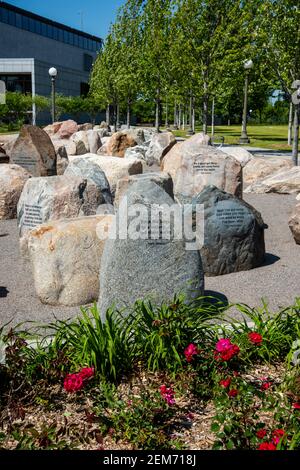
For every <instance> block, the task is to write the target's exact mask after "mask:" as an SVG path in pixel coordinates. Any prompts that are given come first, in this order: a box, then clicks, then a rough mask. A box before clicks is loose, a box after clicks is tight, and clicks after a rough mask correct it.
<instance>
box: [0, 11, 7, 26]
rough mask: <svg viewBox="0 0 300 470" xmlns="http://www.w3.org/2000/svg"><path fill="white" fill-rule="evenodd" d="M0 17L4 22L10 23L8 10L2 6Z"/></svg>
mask: <svg viewBox="0 0 300 470" xmlns="http://www.w3.org/2000/svg"><path fill="white" fill-rule="evenodd" d="M0 19H1V21H2V22H3V23H8V11H7V10H5V8H1V7H0Z"/></svg>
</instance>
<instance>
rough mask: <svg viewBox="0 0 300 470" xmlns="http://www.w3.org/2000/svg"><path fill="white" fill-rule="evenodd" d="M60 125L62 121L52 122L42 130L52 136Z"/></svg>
mask: <svg viewBox="0 0 300 470" xmlns="http://www.w3.org/2000/svg"><path fill="white" fill-rule="evenodd" d="M62 125H63V121H61V122H54V123H53V124H49V126H46V127H44V131H45V132H47V134H48V135H50V136H52V135H54V134H56V133H57V132H58V131H59V129H60V128H61V126H62Z"/></svg>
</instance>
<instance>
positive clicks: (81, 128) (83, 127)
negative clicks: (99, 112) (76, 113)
mask: <svg viewBox="0 0 300 470" xmlns="http://www.w3.org/2000/svg"><path fill="white" fill-rule="evenodd" d="M93 127H94V126H93V124H91V123H90V122H86V123H84V124H79V125H78V130H79V131H90V130H92V129H93Z"/></svg>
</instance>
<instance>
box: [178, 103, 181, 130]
mask: <svg viewBox="0 0 300 470" xmlns="http://www.w3.org/2000/svg"><path fill="white" fill-rule="evenodd" d="M181 116H182V111H181V103H179V106H178V129H180V128H181Z"/></svg>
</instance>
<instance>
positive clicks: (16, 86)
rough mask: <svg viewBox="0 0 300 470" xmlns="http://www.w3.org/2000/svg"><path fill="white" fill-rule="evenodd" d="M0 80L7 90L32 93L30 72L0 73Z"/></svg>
mask: <svg viewBox="0 0 300 470" xmlns="http://www.w3.org/2000/svg"><path fill="white" fill-rule="evenodd" d="M0 80H2V81H3V82H4V83H5V85H6V90H7V91H13V92H15V91H18V92H19V93H30V94H31V93H32V84H31V74H29V73H27V74H25V73H24V74H16V75H13V74H3V75H1V74H0Z"/></svg>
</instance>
